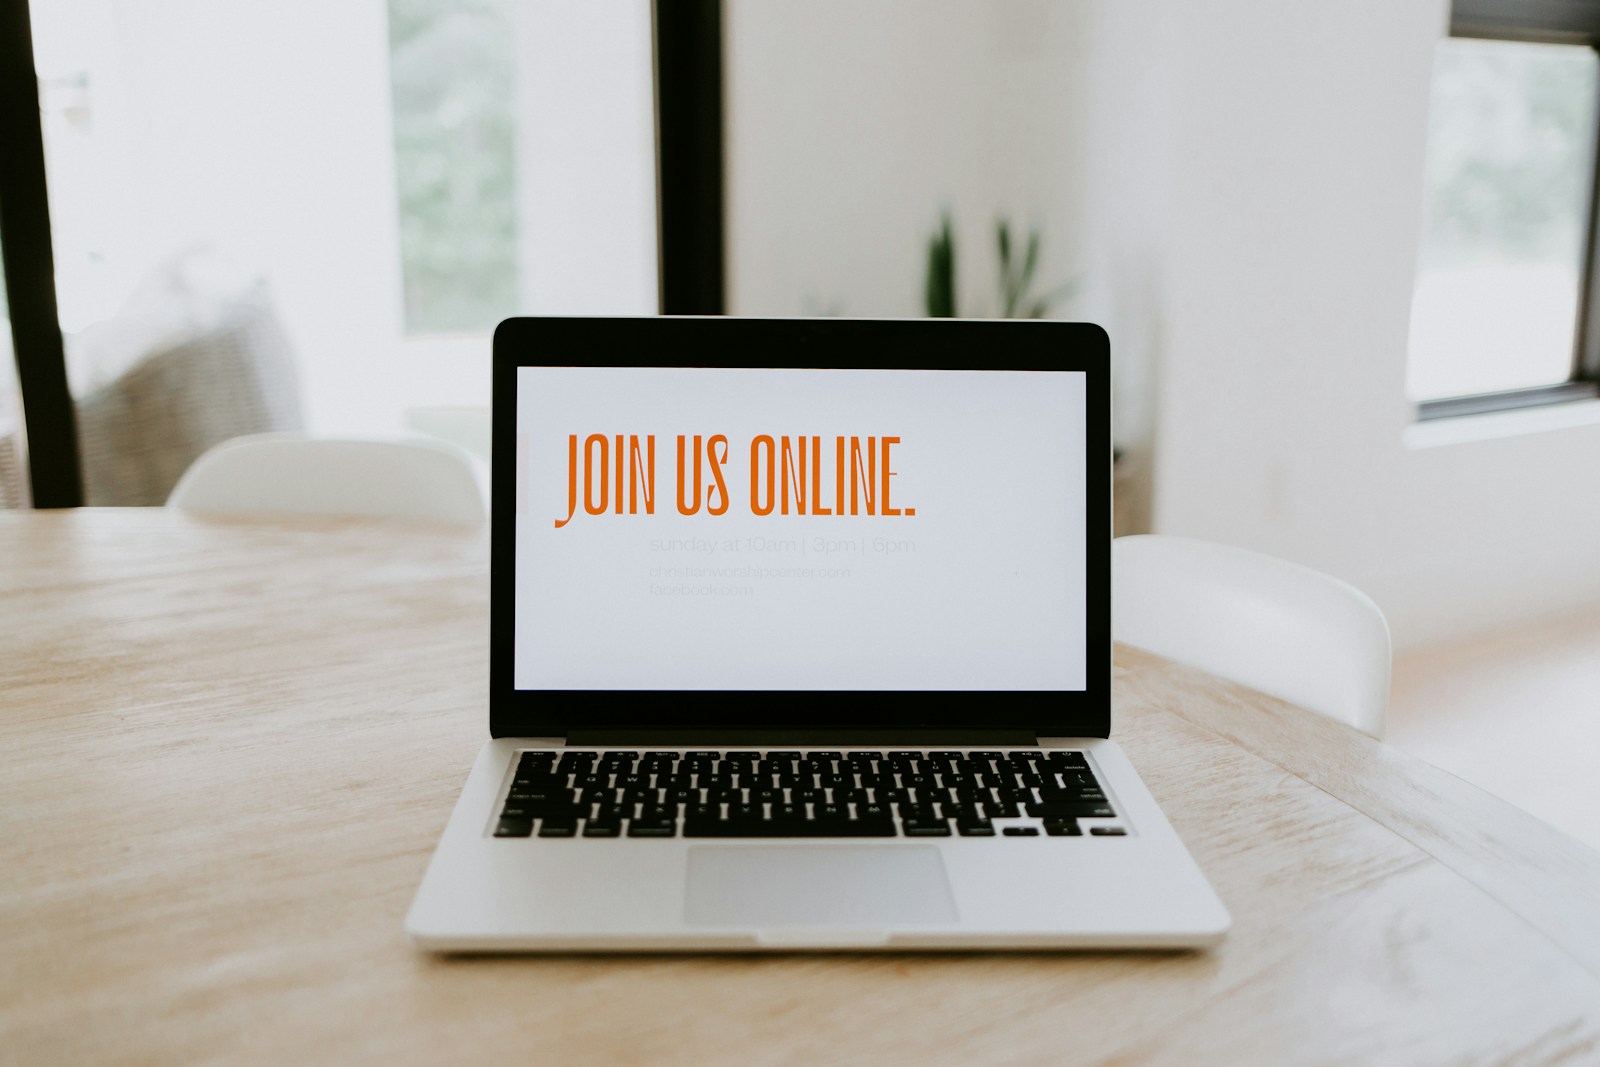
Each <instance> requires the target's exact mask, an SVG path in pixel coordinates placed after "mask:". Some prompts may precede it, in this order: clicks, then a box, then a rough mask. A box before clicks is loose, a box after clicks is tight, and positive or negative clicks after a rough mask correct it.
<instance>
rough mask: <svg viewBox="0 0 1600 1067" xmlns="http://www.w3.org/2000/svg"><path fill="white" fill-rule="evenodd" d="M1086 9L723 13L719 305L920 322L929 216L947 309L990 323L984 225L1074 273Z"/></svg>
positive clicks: (1017, 5) (990, 249)
mask: <svg viewBox="0 0 1600 1067" xmlns="http://www.w3.org/2000/svg"><path fill="white" fill-rule="evenodd" d="M1089 15H1090V11H1089V8H1088V7H1087V6H1085V5H1073V4H1062V3H1053V2H1050V0H1008V2H1006V3H1001V4H974V3H970V2H968V0H874V2H870V3H861V2H859V0H814V2H811V3H805V4H773V3H769V2H766V0H729V2H728V3H726V4H725V7H724V34H725V37H726V41H727V66H726V79H725V93H726V107H727V136H728V147H727V169H728V176H727V196H728V217H727V243H728V248H727V252H728V279H729V284H728V306H729V309H730V310H731V311H732V312H733V313H735V314H741V315H799V314H840V315H874V316H876V315H883V316H895V315H920V314H921V313H922V309H923V303H922V291H923V272H924V269H925V257H926V253H927V240H928V238H929V236H931V235H932V233H933V232H934V230H935V228H936V227H937V225H938V221H939V215H940V212H941V210H942V209H944V208H946V207H948V208H949V209H950V210H951V212H952V214H953V218H954V222H955V225H956V229H957V233H956V242H957V256H958V268H957V270H958V283H957V284H958V287H959V289H960V299H961V312H962V314H965V315H973V314H985V313H986V314H995V313H996V312H997V310H998V300H997V298H996V296H995V291H996V278H997V274H996V253H995V251H994V243H995V237H994V226H995V220H996V218H997V217H998V216H1000V215H1008V216H1009V217H1010V218H1011V220H1012V223H1013V227H1014V229H1015V228H1016V227H1022V228H1026V227H1027V226H1030V225H1033V226H1038V227H1040V228H1041V229H1042V231H1043V234H1044V237H1043V244H1042V255H1041V263H1040V281H1041V282H1042V283H1043V287H1044V288H1048V287H1050V286H1054V285H1058V284H1061V283H1064V282H1067V281H1069V280H1070V279H1072V278H1073V277H1074V276H1075V275H1077V274H1079V273H1080V272H1081V271H1082V269H1083V263H1082V261H1081V259H1080V257H1079V255H1078V253H1079V251H1080V250H1081V249H1082V247H1083V241H1082V234H1083V231H1084V229H1085V213H1084V211H1083V208H1082V205H1081V200H1082V197H1083V193H1084V188H1083V178H1084V168H1083V166H1082V163H1081V159H1080V153H1081V140H1082V138H1081V136H1080V133H1081V131H1082V129H1083V127H1084V125H1085V122H1086V121H1087V120H1086V116H1085V104H1086V100H1087V94H1086V84H1087V73H1086V70H1085V65H1086V63H1087V60H1088V56H1089V53H1088V48H1089V38H1088V34H1087V32H1086V27H1087V25H1088V21H1087V20H1088V18H1089Z"/></svg>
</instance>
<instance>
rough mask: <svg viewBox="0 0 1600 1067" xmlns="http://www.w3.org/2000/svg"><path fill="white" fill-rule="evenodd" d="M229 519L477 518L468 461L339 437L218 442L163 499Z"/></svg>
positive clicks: (421, 446)
mask: <svg viewBox="0 0 1600 1067" xmlns="http://www.w3.org/2000/svg"><path fill="white" fill-rule="evenodd" d="M167 506H168V507H171V508H181V509H183V510H185V511H194V512H209V513H213V514H234V515H268V514H274V515H386V516H395V517H400V518H414V519H434V520H438V521H441V522H452V523H459V524H462V525H476V524H479V523H482V522H483V520H484V515H485V508H484V502H483V490H482V489H481V488H480V486H479V485H478V480H477V476H476V475H475V474H474V473H473V469H472V463H471V460H470V459H469V458H468V457H467V455H466V453H465V452H463V451H462V450H461V449H459V448H457V447H455V446H453V445H450V444H447V443H445V442H441V441H428V440H421V439H406V440H397V441H375V440H344V439H329V438H314V437H306V436H304V435H302V434H290V433H270V434H254V435H251V436H247V437H236V438H234V439H232V440H231V441H224V442H222V443H221V444H220V445H217V446H216V447H214V448H212V449H210V450H209V451H207V452H206V453H205V454H204V455H202V456H201V457H200V458H199V459H197V460H195V461H194V463H193V464H192V465H190V467H189V469H188V470H187V471H185V472H184V475H183V477H182V478H180V479H179V480H178V484H177V486H176V487H174V488H173V490H172V495H171V496H170V497H168V498H167Z"/></svg>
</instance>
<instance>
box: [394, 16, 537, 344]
mask: <svg viewBox="0 0 1600 1067" xmlns="http://www.w3.org/2000/svg"><path fill="white" fill-rule="evenodd" d="M515 40H516V12H515V10H514V9H513V7H512V4H511V0H470V2H457V3H449V4H444V3H440V2H438V0H389V79H390V86H391V90H392V92H393V95H394V154H395V182H396V185H397V187H398V196H399V209H400V260H401V264H400V266H401V274H402V277H403V280H404V287H405V289H404V306H405V320H406V332H407V333H409V334H429V333H488V332H489V331H490V330H492V329H494V325H495V323H497V322H499V321H500V320H501V319H503V318H505V317H506V316H508V315H512V314H515V313H516V311H517V303H518V282H517V278H518V263H517V228H516V213H515V203H516V173H515V139H516V114H515V105H516V78H515V75H516V52H515Z"/></svg>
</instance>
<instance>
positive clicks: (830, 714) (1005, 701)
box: [489, 316, 1112, 737]
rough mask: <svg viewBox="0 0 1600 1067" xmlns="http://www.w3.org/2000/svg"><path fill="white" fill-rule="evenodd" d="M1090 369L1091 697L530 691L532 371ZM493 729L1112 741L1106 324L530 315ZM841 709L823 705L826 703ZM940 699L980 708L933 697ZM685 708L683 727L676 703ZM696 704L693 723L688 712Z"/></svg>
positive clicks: (509, 426)
mask: <svg viewBox="0 0 1600 1067" xmlns="http://www.w3.org/2000/svg"><path fill="white" fill-rule="evenodd" d="M538 366H566V367H712V368H732V369H745V368H818V369H823V368H826V369H855V370H875V369H917V370H1006V371H1022V372H1027V371H1063V370H1066V371H1078V372H1082V373H1083V374H1084V375H1085V376H1086V380H1087V381H1086V385H1087V389H1086V394H1087V397H1088V411H1087V413H1086V414H1087V438H1088V439H1087V442H1086V445H1087V457H1086V462H1087V465H1088V470H1087V472H1086V475H1087V483H1086V493H1087V501H1086V505H1085V522H1086V534H1087V550H1088V563H1089V566H1088V569H1087V571H1086V575H1085V577H1086V579H1087V604H1086V605H1085V607H1086V611H1087V615H1088V618H1087V631H1086V632H1087V637H1088V646H1089V647H1088V659H1087V664H1088V672H1089V673H1088V678H1087V689H1086V690H1085V691H1084V692H1081V693H1080V692H1076V691H1003V692H995V691H988V690H985V691H981V692H962V693H957V692H951V691H947V690H944V691H930V690H907V691H885V690H870V691H848V690H833V689H830V690H795V691H787V690H786V691H773V690H760V691H742V690H637V689H629V690H548V689H533V690H519V689H517V688H516V687H515V684H514V676H513V657H514V644H515V616H516V604H515V582H514V579H513V568H514V561H515V557H516V508H515V505H514V503H512V502H514V501H515V500H516V493H517V487H516V473H517V471H516V463H515V461H514V458H513V457H514V456H515V454H516V453H515V449H516V425H517V420H516V398H517V383H516V374H517V369H518V368H519V367H538ZM493 391H494V396H493V425H494V431H493V433H494V452H495V455H496V456H497V457H500V461H499V462H497V463H495V464H494V466H493V472H492V475H491V478H492V484H493V494H492V495H493V501H494V503H493V505H492V507H491V517H490V547H489V618H490V630H489V634H490V637H489V679H490V680H489V730H490V733H491V735H492V736H494V737H564V736H566V735H567V734H569V733H571V732H572V731H574V730H582V731H595V730H606V731H630V730H638V731H646V730H648V731H654V732H660V731H662V730H667V729H673V730H684V731H690V730H693V731H716V730H728V731H735V730H752V729H761V730H769V729H770V730H794V731H801V730H803V731H828V730H840V731H844V730H849V731H861V730H879V731H885V732H891V731H940V730H950V731H955V730H964V731H969V732H970V731H973V730H985V731H996V732H1001V731H1005V732H1016V731H1027V732H1031V733H1034V734H1036V735H1038V736H1053V737H1107V736H1109V735H1110V732H1111V454H1112V453H1111V384H1110V344H1109V340H1108V338H1107V336H1106V333H1105V331H1104V330H1102V329H1101V328H1100V327H1099V326H1096V325H1093V324H1090V323H1072V322H1053V321H1021V320H950V319H944V320H941V319H905V320H889V319H741V318H718V317H687V316H686V317H670V316H662V317H655V318H515V319H507V320H506V321H504V322H502V323H501V324H500V325H499V327H498V328H497V329H496V330H495V334H494V365H493ZM819 696H820V697H823V698H825V699H822V700H819V699H817V698H818V697H819ZM930 696H935V697H937V696H954V697H964V698H967V699H957V700H938V699H934V700H930V699H928V698H929V697H930ZM663 697H667V698H672V708H673V710H672V715H671V721H664V720H663V713H662V707H663V704H664V703H665V702H664V701H663V700H662V699H661V698H663ZM686 708H692V709H694V710H693V712H692V713H691V714H690V715H688V716H686V715H685V712H684V709H686Z"/></svg>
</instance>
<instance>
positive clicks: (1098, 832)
mask: <svg viewBox="0 0 1600 1067" xmlns="http://www.w3.org/2000/svg"><path fill="white" fill-rule="evenodd" d="M1089 832H1090V833H1091V834H1093V835H1094V836H1095V837H1126V836H1128V831H1126V830H1124V829H1123V828H1122V827H1120V826H1094V827H1090V829H1089Z"/></svg>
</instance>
